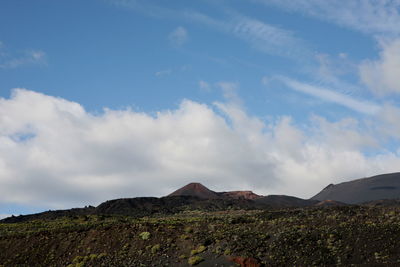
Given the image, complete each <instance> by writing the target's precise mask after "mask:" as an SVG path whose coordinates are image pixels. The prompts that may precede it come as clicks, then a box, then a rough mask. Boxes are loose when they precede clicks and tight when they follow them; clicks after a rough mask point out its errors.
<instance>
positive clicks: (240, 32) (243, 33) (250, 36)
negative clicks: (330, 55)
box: [110, 0, 312, 58]
mask: <svg viewBox="0 0 400 267" xmlns="http://www.w3.org/2000/svg"><path fill="white" fill-rule="evenodd" d="M110 2H111V3H114V4H116V5H118V6H122V7H126V8H131V9H133V10H136V11H138V12H141V13H144V14H147V15H149V16H153V17H157V18H171V19H176V18H180V19H183V20H186V21H189V22H194V23H199V24H202V25H205V26H208V27H209V28H210V29H212V30H216V31H219V32H222V33H224V34H227V35H230V36H232V37H234V38H238V39H240V40H242V41H245V42H246V43H248V44H250V46H251V47H253V48H254V49H257V50H259V51H261V52H264V53H267V54H270V55H277V56H283V57H288V58H304V57H305V56H310V55H311V54H312V52H311V51H310V49H309V47H308V45H307V43H306V42H305V41H304V40H302V39H301V38H299V37H297V36H296V35H295V33H294V32H292V31H290V30H287V29H284V28H281V27H278V26H275V25H271V24H269V23H267V22H265V21H261V20H258V19H255V18H251V17H248V16H244V15H242V14H240V13H239V12H238V11H232V10H228V9H227V10H223V11H222V12H220V15H219V16H215V15H214V16H209V15H206V14H204V13H201V12H198V11H196V10H192V9H187V8H184V7H183V8H181V9H180V10H178V9H171V8H168V7H167V6H162V5H155V4H151V3H148V2H143V1H137V0H112V1H110ZM176 30H177V31H178V32H176V33H175V34H174V38H173V39H177V38H175V37H178V39H179V40H181V41H178V42H179V43H184V41H185V40H186V39H187V32H186V30H185V29H179V28H178V29H176Z"/></svg>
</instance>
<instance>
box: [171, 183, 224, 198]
mask: <svg viewBox="0 0 400 267" xmlns="http://www.w3.org/2000/svg"><path fill="white" fill-rule="evenodd" d="M168 196H194V197H199V198H204V199H212V198H218V197H219V196H218V194H217V193H216V192H214V191H212V190H210V189H208V188H207V187H205V186H204V185H202V184H200V183H190V184H188V185H185V186H184V187H182V188H180V189H178V190H176V191H174V192H172V193H171V194H169V195H168Z"/></svg>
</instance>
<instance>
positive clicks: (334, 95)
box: [277, 76, 381, 115]
mask: <svg viewBox="0 0 400 267" xmlns="http://www.w3.org/2000/svg"><path fill="white" fill-rule="evenodd" d="M277 79H278V80H280V81H281V82H283V83H284V84H285V85H286V86H288V87H289V88H291V89H293V90H295V91H298V92H302V93H304V94H308V95H311V96H313V97H317V98H319V99H322V100H324V101H327V102H331V103H335V104H338V105H341V106H344V107H346V108H349V109H351V110H354V111H357V112H361V113H364V114H369V115H374V114H377V113H378V112H379V111H380V109H381V108H380V106H379V105H377V104H375V103H373V102H369V101H363V100H358V99H355V98H353V97H351V96H349V95H346V94H342V93H340V92H337V91H334V90H331V89H328V88H323V87H319V86H314V85H311V84H308V83H303V82H299V81H297V80H293V79H290V78H288V77H283V76H279V77H277Z"/></svg>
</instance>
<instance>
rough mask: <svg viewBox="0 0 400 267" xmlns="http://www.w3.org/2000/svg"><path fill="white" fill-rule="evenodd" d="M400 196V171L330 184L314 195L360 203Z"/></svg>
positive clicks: (318, 197) (321, 199)
mask: <svg viewBox="0 0 400 267" xmlns="http://www.w3.org/2000/svg"><path fill="white" fill-rule="evenodd" d="M397 198H400V173H399V172H397V173H389V174H381V175H376V176H372V177H368V178H361V179H357V180H353V181H349V182H344V183H340V184H336V185H334V184H330V185H328V186H327V187H325V188H324V189H323V190H322V191H321V192H319V193H318V194H316V195H315V196H313V197H312V198H311V199H313V200H319V201H324V200H334V201H339V202H343V203H347V204H360V203H364V202H369V201H375V200H382V199H397Z"/></svg>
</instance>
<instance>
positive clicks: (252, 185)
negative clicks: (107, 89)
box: [0, 82, 400, 208]
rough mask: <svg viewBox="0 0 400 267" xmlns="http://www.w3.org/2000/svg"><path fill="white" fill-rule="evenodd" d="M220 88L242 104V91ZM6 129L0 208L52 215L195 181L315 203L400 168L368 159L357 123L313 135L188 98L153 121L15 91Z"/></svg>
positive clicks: (319, 123) (320, 126) (1, 105)
mask: <svg viewBox="0 0 400 267" xmlns="http://www.w3.org/2000/svg"><path fill="white" fill-rule="evenodd" d="M220 86H221V87H225V89H226V90H227V91H229V92H230V94H231V95H230V96H229V97H231V98H230V99H233V100H234V99H235V97H237V95H236V96H235V97H233V98H232V94H233V92H234V91H232V90H234V89H235V88H236V87H238V85H237V84H230V83H226V82H225V83H221V84H220ZM389 113H393V112H389ZM386 116H388V115H386ZM0 125H1V126H2V127H0V203H15V204H22V205H24V204H25V205H28V204H29V205H40V206H42V207H46V208H65V207H72V206H83V205H87V204H92V205H96V204H98V203H99V202H101V201H104V200H106V199H112V198H119V197H137V196H161V195H165V194H168V193H169V192H171V191H173V190H174V189H176V188H177V187H180V186H183V185H184V184H186V183H189V182H192V181H198V182H201V183H204V184H205V185H206V186H209V187H210V188H212V189H214V190H238V189H250V190H254V191H255V192H257V193H259V194H270V193H280V194H292V195H297V196H300V197H311V196H312V195H313V194H315V193H317V192H318V191H319V190H320V189H321V188H322V187H323V186H326V185H327V184H329V183H331V182H341V181H344V180H346V179H351V178H358V177H363V176H366V175H372V174H377V173H382V172H389V171H395V170H398V166H399V164H400V158H399V157H398V155H397V154H396V153H394V152H388V151H384V153H375V154H374V155H373V156H365V155H364V154H363V153H362V149H364V148H371V147H372V148H376V147H377V146H378V145H379V142H378V141H377V140H376V138H374V136H373V135H372V134H371V133H370V132H369V131H368V130H367V129H366V127H364V126H363V125H362V123H359V122H358V121H356V120H354V119H343V120H341V121H336V122H330V121H327V120H326V119H324V118H319V117H313V118H311V119H310V121H309V125H308V126H307V127H302V126H299V125H296V122H294V121H293V120H292V118H290V117H276V118H274V119H273V120H272V121H270V122H266V121H264V120H262V119H260V118H258V117H254V116H250V115H249V114H247V113H246V111H245V109H244V108H243V107H242V105H240V104H238V103H237V102H235V101H231V100H227V101H225V102H216V103H214V104H213V105H206V104H202V103H197V102H193V101H190V100H183V101H182V102H181V104H180V105H179V106H178V107H177V108H176V109H173V110H164V111H159V112H158V113H156V114H155V115H154V114H153V115H150V114H147V113H143V112H136V111H134V110H131V109H125V110H111V109H105V110H104V112H103V113H101V114H96V115H94V114H91V113H90V112H88V111H86V110H85V109H84V108H83V107H82V106H81V105H80V104H78V103H75V102H71V101H68V100H66V99H62V98H57V97H53V96H48V95H44V94H41V93H37V92H33V91H29V90H25V89H15V90H13V93H12V95H11V97H10V98H1V99H0ZM343 136H345V140H343V138H339V137H343Z"/></svg>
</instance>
